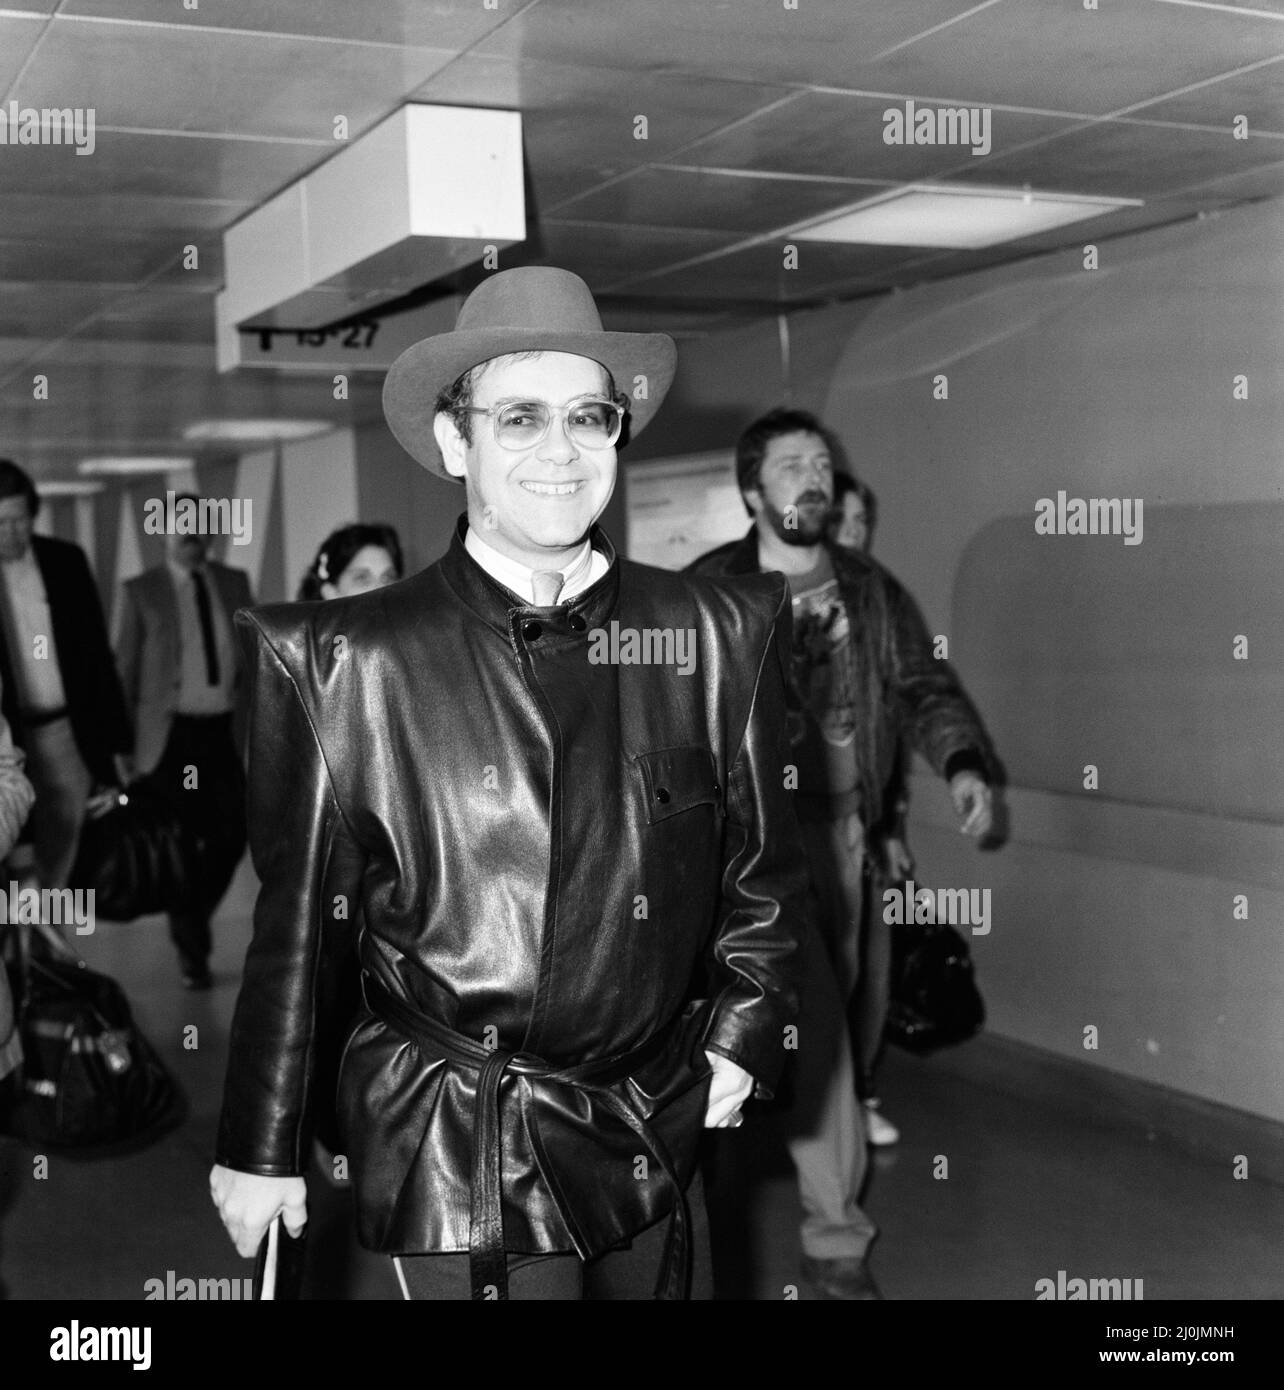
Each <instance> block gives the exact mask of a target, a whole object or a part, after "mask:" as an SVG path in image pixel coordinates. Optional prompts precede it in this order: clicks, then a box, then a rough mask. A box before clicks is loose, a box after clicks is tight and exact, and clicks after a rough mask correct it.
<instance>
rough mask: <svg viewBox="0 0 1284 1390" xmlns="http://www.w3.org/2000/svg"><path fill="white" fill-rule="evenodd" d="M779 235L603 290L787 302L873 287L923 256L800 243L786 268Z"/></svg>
mask: <svg viewBox="0 0 1284 1390" xmlns="http://www.w3.org/2000/svg"><path fill="white" fill-rule="evenodd" d="M784 246H785V244H784V243H783V242H782V241H780V240H779V239H773V240H771V241H767V242H763V243H761V244H760V245H758V246H751V247H748V248H746V249H745V250H742V251H733V252H731V253H730V254H729V255H726V256H719V257H717V258H716V259H713V260H706V261H701V262H699V263H698V264H696V265H691V266H687V267H685V268H682V269H676V270H673V271H671V272H668V273H665V274H661V275H647V276H639V277H637V278H629V279H621V280H620V281H618V282H617V283H615V284H613V285H610V286H608V287H607V289H608V290H609V291H610V292H613V293H627V294H629V295H633V296H637V297H639V298H642V297H659V298H664V299H682V298H689V299H695V300H718V299H737V300H747V301H756V302H758V303H760V304H787V303H791V302H793V301H796V300H806V299H809V298H811V297H812V296H813V295H815V294H816V292H817V291H818V290H819V289H820V288H821V287H823V286H832V285H834V284H835V283H838V282H841V283H843V284H845V285H848V286H850V287H851V288H853V289H859V288H861V287H869V288H873V287H875V286H876V285H877V284H878V283H879V277H880V276H881V275H885V274H887V272H888V271H889V269H890V268H891V267H892V266H895V265H898V264H902V263H904V262H905V261H908V260H917V259H919V258H921V257H922V256H923V255H924V252H923V249H922V248H921V247H911V248H906V247H900V246H838V245H833V244H830V243H825V242H803V243H800V244H799V245H798V267H797V269H795V270H786V269H785V268H784V259H785V257H784Z"/></svg>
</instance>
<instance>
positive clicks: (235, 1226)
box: [210, 1163, 308, 1259]
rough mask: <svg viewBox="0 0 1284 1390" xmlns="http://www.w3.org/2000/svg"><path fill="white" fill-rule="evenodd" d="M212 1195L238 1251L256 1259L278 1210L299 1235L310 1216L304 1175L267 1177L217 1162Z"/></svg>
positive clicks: (290, 1228) (286, 1223)
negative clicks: (261, 1242) (260, 1245)
mask: <svg viewBox="0 0 1284 1390" xmlns="http://www.w3.org/2000/svg"><path fill="white" fill-rule="evenodd" d="M210 1196H211V1197H213V1199H214V1205H215V1206H216V1207H217V1208H218V1214H219V1216H220V1217H222V1219H223V1225H224V1226H226V1227H227V1233H228V1235H230V1236H231V1237H232V1244H233V1245H235V1246H236V1251H237V1254H238V1255H244V1256H245V1258H246V1259H252V1258H253V1257H254V1255H256V1254H257V1253H258V1248H259V1242H260V1241H261V1240H262V1239H263V1234H264V1232H265V1231H266V1230H267V1228H268V1227H269V1226H270V1225H271V1224H272V1222H273V1221H274V1220H275V1219H276V1215H277V1213H278V1212H280V1213H281V1216H282V1219H283V1220H284V1221H285V1229H286V1230H287V1231H288V1232H289V1233H290V1234H291V1235H292V1236H297V1235H298V1234H299V1232H300V1231H301V1230H302V1229H303V1228H304V1226H305V1225H306V1224H307V1220H308V1186H307V1183H305V1182H304V1180H303V1179H302V1178H265V1177H262V1176H260V1175H259V1174H258V1173H242V1172H240V1171H238V1170H237V1169H235V1168H224V1167H223V1166H222V1165H221V1164H218V1163H216V1164H215V1165H214V1167H213V1168H212V1169H211V1170H210Z"/></svg>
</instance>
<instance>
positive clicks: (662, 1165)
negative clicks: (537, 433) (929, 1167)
mask: <svg viewBox="0 0 1284 1390" xmlns="http://www.w3.org/2000/svg"><path fill="white" fill-rule="evenodd" d="M465 530H466V522H464V521H463V520H462V519H461V522H460V525H459V527H458V528H457V531H456V535H455V537H454V539H453V541H452V544H451V546H450V549H449V551H448V553H447V554H446V555H445V556H444V557H443V558H442V559H441V560H440V561H438V562H437V563H436V564H434V565H432V566H431V567H429V568H428V569H427V570H425V571H424V572H423V573H421V574H419V575H416V576H415V577H413V578H410V579H407V580H403V581H402V582H400V583H398V584H395V585H392V586H390V587H388V588H385V589H380V590H377V591H374V592H372V593H369V594H364V595H361V596H357V597H353V598H350V599H336V600H332V601H330V602H327V603H317V604H311V605H303V604H276V605H270V606H266V607H261V608H257V609H254V610H252V611H247V610H242V611H241V612H240V613H239V614H238V615H237V623H238V627H239V630H240V634H241V637H242V641H243V642H244V645H245V648H246V653H247V657H248V666H249V669H250V670H251V671H252V672H253V673H254V700H253V707H252V718H251V731H250V740H251V758H250V768H251V790H250V814H249V833H250V844H251V850H252V853H253V858H254V864H255V868H256V869H257V871H258V874H259V877H260V879H261V881H262V888H261V891H260V895H259V898H258V903H257V906H256V909H255V917H254V936H253V941H252V944H251V946H250V949H249V953H248V956H247V959H246V966H245V976H244V983H243V986H242V989H241V994H240V998H239V1000H238V1003H237V1008H236V1014H235V1018H234V1021H233V1027H232V1035H231V1056H230V1061H229V1067H228V1077H227V1086H226V1091H225V1097H224V1105H223V1112H222V1119H221V1124H220V1131H219V1139H218V1152H217V1158H218V1161H219V1162H220V1163H222V1164H225V1165H226V1166H228V1167H231V1168H236V1169H241V1170H243V1171H246V1172H251V1173H260V1174H270V1175H296V1174H301V1173H302V1172H303V1171H304V1170H305V1168H306V1166H307V1162H308V1147H309V1144H310V1129H309V1111H310V1107H311V1104H312V1099H313V1097H312V1091H313V1088H314V1085H315V1059H316V1054H317V1034H318V1029H324V1028H325V1027H326V1026H328V1024H327V1021H326V1020H325V1018H324V1007H323V1005H322V1003H321V1002H320V999H319V996H320V995H321V994H323V993H324V990H323V988H321V986H320V983H319V982H320V981H321V980H322V979H323V978H324V976H325V973H326V968H327V967H326V961H327V960H331V961H332V960H334V959H339V958H341V957H342V955H343V953H344V950H345V948H346V946H347V943H345V941H344V933H345V932H348V933H350V932H351V930H352V925H351V924H352V922H353V920H354V919H355V918H356V917H357V915H358V913H357V909H358V906H360V907H361V909H362V929H361V932H360V940H359V943H358V951H359V958H360V965H361V973H362V981H363V989H364V992H365V999H366V1007H365V1008H364V1009H363V1011H362V1012H361V1014H360V1015H359V1019H358V1023H357V1026H356V1027H355V1029H354V1031H353V1032H352V1035H351V1037H350V1039H349V1041H348V1044H347V1049H346V1052H345V1055H344V1060H343V1066H342V1074H341V1079H340V1083H339V1107H340V1113H341V1122H342V1127H343V1132H344V1137H345V1140H346V1145H347V1153H348V1156H349V1159H350V1162H351V1166H352V1173H353V1178H354V1185H355V1187H356V1196H357V1208H358V1226H359V1235H360V1238H361V1241H362V1244H363V1245H365V1246H367V1247H368V1248H370V1249H373V1250H380V1251H385V1252H389V1253H398V1252H414V1251H446V1250H463V1249H467V1248H469V1245H470V1230H471V1233H472V1235H473V1236H474V1237H476V1234H477V1224H478V1221H479V1220H480V1219H481V1218H479V1217H478V1214H477V1210H476V1207H475V1202H474V1197H475V1194H474V1193H473V1191H472V1189H473V1187H474V1186H475V1184H476V1182H477V1181H478V1178H477V1175H478V1172H479V1171H480V1170H479V1168H478V1166H477V1163H478V1150H477V1147H475V1146H474V1142H473V1141H474V1131H475V1129H476V1130H477V1132H478V1133H481V1129H480V1128H479V1127H480V1126H481V1125H482V1119H483V1117H482V1114H481V1111H480V1110H479V1109H478V1105H477V1097H478V1092H479V1087H482V1086H485V1085H489V1086H490V1088H491V1093H492V1101H494V1100H495V1097H496V1096H497V1102H496V1103H497V1110H496V1116H497V1125H498V1137H497V1138H496V1135H495V1133H494V1128H493V1125H492V1128H491V1130H488V1131H487V1133H490V1135H491V1138H493V1139H496V1142H497V1152H501V1154H502V1216H503V1245H504V1246H505V1247H506V1248H507V1249H509V1250H513V1251H546V1250H572V1249H573V1250H575V1251H577V1252H578V1253H579V1254H580V1255H581V1257H584V1258H588V1257H590V1256H592V1255H594V1254H598V1253H601V1252H602V1251H603V1250H606V1249H609V1248H610V1247H611V1246H612V1245H615V1244H618V1243H619V1242H620V1241H622V1240H624V1239H627V1238H629V1237H630V1236H632V1235H635V1234H636V1233H637V1232H638V1231H640V1230H642V1229H643V1228H645V1227H646V1226H648V1225H650V1224H652V1223H654V1222H655V1221H657V1220H659V1219H660V1218H662V1217H663V1216H664V1215H665V1214H666V1213H667V1212H669V1211H670V1209H671V1207H672V1206H673V1203H674V1201H675V1197H674V1191H675V1180H676V1184H677V1185H680V1184H683V1183H685V1182H686V1181H688V1180H689V1178H690V1176H691V1174H692V1172H693V1170H694V1163H695V1151H696V1144H697V1140H698V1137H699V1134H700V1131H701V1126H702V1123H703V1117H704V1111H705V1106H706V1103H707V1095H708V1089H709V1076H710V1068H709V1064H708V1061H707V1059H706V1057H705V1056H704V1050H705V1049H709V1050H711V1051H713V1052H717V1053H720V1054H722V1055H723V1056H725V1057H728V1058H730V1059H731V1060H732V1061H734V1062H737V1063H738V1064H739V1065H740V1066H742V1067H744V1068H745V1069H746V1070H747V1071H749V1072H750V1073H752V1075H753V1076H754V1077H755V1079H756V1080H757V1081H758V1082H759V1083H760V1085H761V1086H762V1087H763V1088H769V1087H770V1086H771V1085H772V1084H773V1082H774V1080H775V1078H776V1076H777V1073H778V1072H779V1070H780V1067H781V1065H782V1063H783V1062H784V1060H785V1057H786V1050H785V1049H786V1042H787V1038H786V1031H785V1030H786V1025H788V1024H789V1022H790V1020H791V1018H792V1017H793V1016H794V1015H795V1013H796V1009H797V999H796V991H795V957H796V948H797V942H798V938H799V935H800V933H801V932H802V931H803V930H804V929H810V928H809V927H808V925H807V922H808V919H807V912H808V908H807V906H806V896H805V895H806V890H807V871H806V867H805V860H804V858H803V854H802V849H801V841H800V838H799V832H798V829H797V823H796V819H795V814H794V811H793V808H792V805H791V797H790V793H789V792H788V791H787V790H785V779H784V777H783V775H782V769H783V768H784V766H785V765H786V764H787V762H788V752H787V749H788V738H787V734H786V724H785V709H784V681H785V675H786V667H787V663H788V659H789V641H790V605H789V596H788V591H787V589H786V586H785V584H784V582H783V580H782V579H781V578H780V577H779V576H775V575H764V576H761V577H758V578H755V579H751V580H748V581H745V580H737V581H735V582H722V581H717V580H706V579H694V578H691V577H689V576H686V575H680V574H672V573H669V572H667V571H663V570H658V569H652V568H649V567H647V566H642V565H638V564H634V563H631V562H630V561H628V560H624V559H619V558H617V557H616V555H615V552H614V550H613V548H612V547H611V544H610V542H609V540H607V538H606V537H605V536H604V535H603V534H602V533H601V532H600V531H596V530H595V531H594V537H593V538H594V544H595V546H596V548H598V549H600V550H602V551H603V552H604V553H605V554H606V555H607V558H608V560H610V562H611V563H610V568H609V570H608V572H607V574H606V575H605V576H604V577H603V578H602V579H600V580H599V581H598V582H597V583H595V584H594V585H593V586H592V587H591V588H589V589H588V590H586V591H585V592H584V593H582V594H580V595H579V596H578V597H576V598H575V599H573V600H572V601H571V602H570V603H569V604H565V605H563V606H561V607H557V608H534V607H533V606H532V605H531V604H529V603H526V602H525V601H524V600H523V599H521V598H519V597H518V596H517V595H516V594H514V593H512V592H511V591H509V590H508V589H506V588H504V587H503V586H502V585H500V584H499V583H498V582H497V581H495V580H494V579H492V578H491V577H490V576H489V575H488V574H487V573H486V571H485V570H484V569H482V568H481V566H479V565H478V564H477V563H476V561H475V560H474V559H473V558H472V557H471V556H470V555H469V554H468V552H467V551H466V549H465V547H464V545H463V535H464V533H465ZM613 623H615V624H619V635H620V637H621V638H623V637H624V635H625V634H626V632H627V631H628V630H630V629H631V630H633V631H635V632H637V633H639V634H641V633H643V631H644V630H650V631H651V632H655V631H657V630H659V631H661V632H664V631H668V632H670V633H674V634H676V632H677V630H678V629H690V630H693V631H694V633H695V652H696V657H697V660H696V666H695V670H694V671H692V672H690V673H688V674H684V673H683V671H682V670H681V668H680V666H679V665H677V664H675V663H673V662H672V661H670V662H669V663H668V664H642V663H641V662H637V661H634V662H628V661H626V660H625V658H626V657H627V655H628V654H630V653H632V655H633V656H635V657H636V656H638V655H644V654H645V652H646V651H647V650H648V648H647V647H641V648H640V649H638V648H634V647H632V646H631V645H630V644H628V643H627V642H625V641H623V640H621V641H618V642H617V643H616V644H615V645H614V647H612V648H611V650H613V651H614V652H615V653H616V654H617V655H618V656H619V657H620V660H619V661H617V662H616V663H615V664H610V663H608V662H605V661H602V660H601V659H600V654H601V653H602V652H603V651H606V650H607V649H608V646H609V645H610V644H608V643H606V642H604V641H601V640H598V641H596V642H595V641H594V633H595V632H600V631H604V632H607V633H609V632H611V630H612V624H613ZM649 650H650V652H651V654H652V655H653V656H654V655H656V654H657V652H662V651H663V650H665V649H664V648H663V646H662V644H660V643H658V642H656V641H654V640H653V641H652V643H651V645H650V648H649ZM668 650H670V651H672V647H671V646H670V648H668ZM592 652H597V653H598V654H599V660H598V661H597V662H595V661H594V660H591V659H590V656H591V653H592ZM693 974H694V976H695V977H696V978H703V980H704V981H705V984H706V986H707V988H706V994H707V1000H706V1001H705V1002H704V1003H703V1004H701V1003H699V1002H695V1003H693V1002H692V1001H691V999H690V993H691V981H692V979H693ZM490 1054H493V1055H494V1056H496V1057H501V1058H503V1059H504V1062H503V1065H500V1066H493V1065H488V1064H487V1058H488V1055H490ZM612 1059H614V1061H612ZM620 1059H623V1060H622V1061H621V1060H620ZM479 1078H480V1079H479ZM487 1123H490V1122H489V1121H487ZM478 1142H479V1144H480V1143H481V1141H480V1140H479V1141H478ZM487 1142H489V1141H487ZM495 1176H496V1177H498V1176H499V1174H496V1175H495ZM499 1205H500V1204H499V1203H497V1204H496V1212H497V1213H498V1210H499ZM470 1216H471V1224H470ZM492 1235H494V1233H493V1232H492ZM496 1238H498V1237H496ZM474 1244H475V1240H474Z"/></svg>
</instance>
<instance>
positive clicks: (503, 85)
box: [414, 54, 787, 213]
mask: <svg viewBox="0 0 1284 1390" xmlns="http://www.w3.org/2000/svg"><path fill="white" fill-rule="evenodd" d="M785 95H787V93H786V92H785V91H784V89H783V88H779V87H771V86H762V85H758V84H755V83H751V82H719V81H709V82H700V83H692V82H690V81H689V80H688V79H686V78H683V77H677V76H674V75H673V74H667V73H657V72H653V71H651V70H650V68H649V67H646V66H644V67H641V68H638V69H636V70H634V71H622V70H619V69H614V68H601V67H587V68H586V67H568V66H563V65H562V64H559V63H550V62H533V61H532V62H525V63H522V64H517V63H513V62H508V61H505V60H503V59H497V58H488V57H481V56H478V55H474V54H468V55H466V56H465V57H463V58H461V59H459V60H458V61H457V62H454V63H452V64H451V65H450V66H449V67H448V68H445V69H443V71H441V72H440V73H438V74H437V75H436V76H435V77H433V78H432V79H431V80H430V81H428V82H426V83H425V84H424V85H423V86H421V87H420V88H419V89H418V90H417V91H416V92H415V96H414V99H415V100H416V101H440V102H446V103H461V104H469V105H484V106H502V107H507V108H510V109H512V110H520V111H521V112H522V131H523V136H524V142H525V148H526V156H527V166H528V171H529V176H530V180H531V183H532V185H533V187H534V191H535V194H536V207H537V209H538V211H539V212H540V213H547V212H550V211H552V210H553V209H554V208H555V207H556V206H557V205H558V204H560V203H561V202H562V201H564V200H565V199H566V198H569V197H573V196H574V195H576V194H578V193H583V192H585V191H586V190H588V189H590V188H593V187H595V186H596V185H598V184H600V183H601V182H602V181H603V180H605V179H608V178H611V177H613V176H614V175H616V174H619V173H621V172H623V171H625V170H627V169H631V168H635V167H637V166H638V165H641V164H644V163H648V162H652V161H655V160H660V159H666V158H670V157H672V155H673V154H674V153H675V152H676V151H679V150H681V149H683V148H684V147H685V146H687V145H688V144H690V143H691V142H692V141H693V140H697V139H699V138H701V137H702V136H705V135H708V134H709V133H710V132H712V131H715V130H718V129H720V128H721V127H723V126H725V125H727V124H729V123H730V122H732V121H736V120H740V119H741V118H742V117H744V116H746V115H748V114H750V113H751V112H753V111H757V110H760V109H761V108H762V107H764V106H766V105H768V104H770V103H771V102H773V101H776V100H779V99H780V98H781V97H783V96H785ZM639 116H644V117H645V118H646V127H645V135H646V138H645V139H639V138H637V134H636V132H637V131H638V130H639V129H641V127H639V126H638V124H637V117H639Z"/></svg>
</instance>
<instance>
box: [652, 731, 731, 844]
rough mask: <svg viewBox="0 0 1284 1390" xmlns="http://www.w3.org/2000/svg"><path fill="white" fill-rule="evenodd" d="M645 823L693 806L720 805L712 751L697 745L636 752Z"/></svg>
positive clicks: (667, 816) (720, 794) (720, 795)
mask: <svg viewBox="0 0 1284 1390" xmlns="http://www.w3.org/2000/svg"><path fill="white" fill-rule="evenodd" d="M634 761H635V762H636V763H637V765H638V767H639V768H640V769H641V772H642V785H643V792H644V795H645V797H646V818H647V824H648V825H657V824H659V823H660V822H661V821H666V820H669V819H670V818H672V817H673V816H677V815H681V814H682V812H683V811H690V810H692V809H693V808H694V807H696V806H712V807H713V808H714V810H715V811H718V810H719V809H720V807H721V805H722V787H721V786H720V785H719V783H718V769H717V765H716V764H715V763H714V761H713V754H712V753H711V752H710V751H709V750H708V749H707V748H703V747H700V746H699V745H697V744H686V745H683V746H681V747H678V748H661V749H659V750H658V751H657V752H654V753H639V754H638V755H637V756H636V758H635V759H634Z"/></svg>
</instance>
